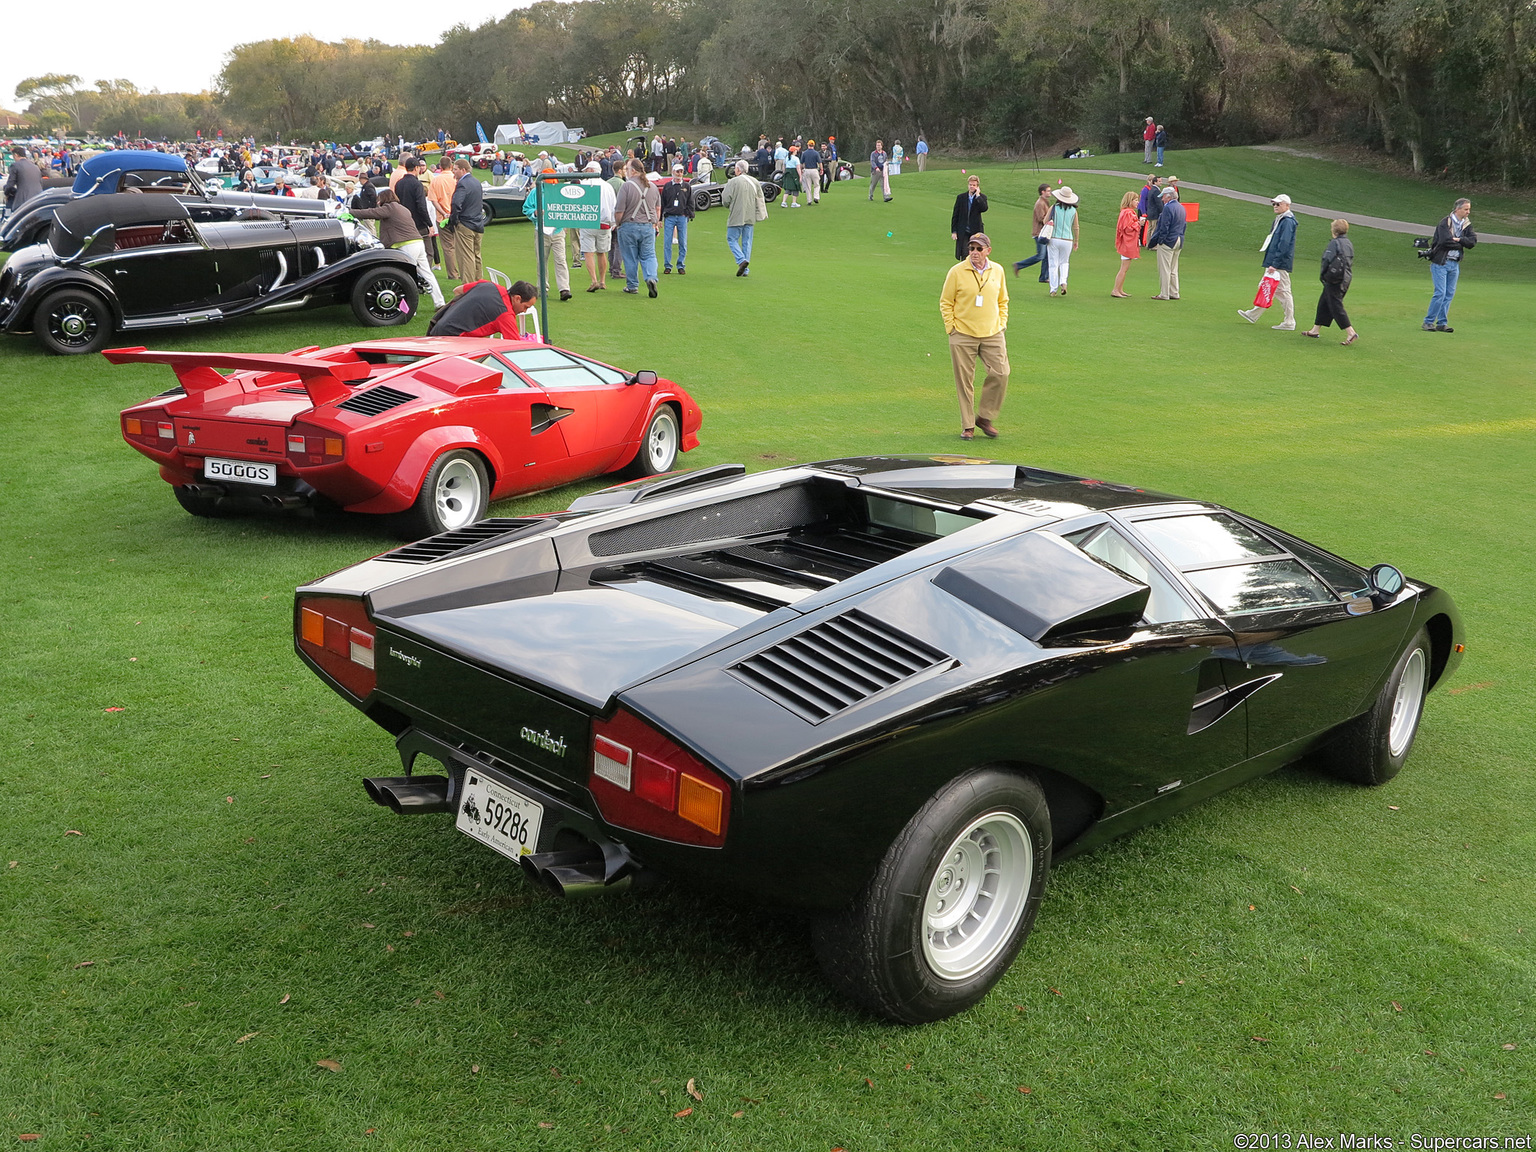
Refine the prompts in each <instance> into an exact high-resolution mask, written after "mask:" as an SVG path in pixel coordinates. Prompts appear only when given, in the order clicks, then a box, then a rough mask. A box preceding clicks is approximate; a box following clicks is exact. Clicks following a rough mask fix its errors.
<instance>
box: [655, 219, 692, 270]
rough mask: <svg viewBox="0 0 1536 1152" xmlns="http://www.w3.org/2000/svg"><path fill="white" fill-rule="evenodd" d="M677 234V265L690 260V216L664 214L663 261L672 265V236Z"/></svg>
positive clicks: (662, 225)
mask: <svg viewBox="0 0 1536 1152" xmlns="http://www.w3.org/2000/svg"><path fill="white" fill-rule="evenodd" d="M674 233H675V234H676V235H677V266H678V267H679V268H681V267H682V266H683V265H684V264H685V263H686V262H687V260H688V217H686V216H663V217H662V218H661V262H662V264H664V265H665V266H666V267H668V268H670V267H672V236H673V234H674Z"/></svg>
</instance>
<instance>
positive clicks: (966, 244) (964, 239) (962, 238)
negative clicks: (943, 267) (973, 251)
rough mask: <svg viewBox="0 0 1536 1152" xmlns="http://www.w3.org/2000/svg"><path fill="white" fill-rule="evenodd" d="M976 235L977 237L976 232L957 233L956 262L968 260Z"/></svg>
mask: <svg viewBox="0 0 1536 1152" xmlns="http://www.w3.org/2000/svg"><path fill="white" fill-rule="evenodd" d="M974 235H976V233H974V232H956V233H955V259H956V260H964V259H965V258H966V256H968V255H969V254H970V243H971V237H972V236H974Z"/></svg>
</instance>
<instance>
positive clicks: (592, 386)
mask: <svg viewBox="0 0 1536 1152" xmlns="http://www.w3.org/2000/svg"><path fill="white" fill-rule="evenodd" d="M538 350H543V351H545V352H548V353H553V354H556V355H557V356H563V357H566V358H574V360H575V364H574V365H572V366H571V368H567V369H566V370H564V371H563V372H559V374H558V375H551V374H549V373H547V372H546V373H543V374H541V373H540V372H539V371H538V370H534V369H519V368H517V367H516V364H515V363H514V362H522V363H526V362H527V361H528V360H529V359H530V357H529V356H522V357H519V356H517V355H516V354H517V353H531V352H535V351H538ZM103 355H105V356H106V357H107V359H109V360H111V361H112V362H113V363H117V364H125V363H142V362H150V363H160V364H167V365H169V366H170V367H172V368H173V369H174V370H175V372H176V376H177V379H178V380H179V381H180V383H181V386H182V389H183V390H184V393H185V394H184V395H182V394H175V393H167V394H164V395H161V396H156V397H153V398H151V399H149V400H146V401H144V402H143V403H141V404H136V405H134V406H132V407H130V408H127V409H125V410H124V411H123V413H122V415H121V429H122V434H123V438H124V439H125V440H126V441H127V442H128V443H129V444H130V445H132V446H133V447H134V448H135V449H136V450H138V451H139V452H141V453H143V454H144V455H145V456H148V457H149V458H150V459H151V460H154V461H155V462H156V463H157V464H158V465H159V466H160V475H161V477H162V478H163V479H165V480H166V481H168V482H169V483H171V484H173V485H193V484H202V483H206V481H205V479H204V461H205V460H207V459H208V458H210V457H212V458H217V459H220V460H230V461H239V462H266V463H271V464H274V465H275V466H276V471H277V476H278V485H277V489H278V490H280V491H285V492H293V491H297V492H300V493H307V492H309V491H310V490H312V491H313V492H314V493H318V494H320V495H322V496H324V497H326V498H327V499H329V500H331V501H334V502H335V503H337V504H339V505H341V506H342V507H343V508H345V509H347V510H348V511H353V512H371V513H393V512H401V511H404V510H406V509H408V508H410V507H411V505H412V504H413V503H414V501H415V500H416V497H417V494H418V492H419V491H420V489H421V484H422V481H423V479H424V478H425V476H426V474H427V472H428V470H429V469H430V468H431V466H432V463H433V461H434V460H436V459H437V457H438V456H440V455H441V454H442V453H444V452H447V451H451V450H453V449H456V448H466V449H472V450H474V451H476V452H478V453H479V454H480V455H481V456H482V457H483V459H484V460H485V463H486V467H487V470H488V472H489V473H490V477H491V484H492V491H491V498H492V499H494V500H501V499H505V498H506V497H508V496H515V495H519V494H524V493H530V492H537V491H541V490H543V489H546V488H552V487H555V486H557V485H560V484H565V483H569V482H571V481H574V480H579V479H585V478H588V477H593V476H598V475H601V474H603V473H605V472H611V471H614V470H616V469H619V468H622V467H625V466H626V465H628V464H629V463H630V462H631V461H633V460H634V458H635V455H636V453H637V452H638V451H639V448H640V443H641V439H642V437H643V436H644V434H645V430H646V428H647V427H648V426H649V424H650V421H651V419H652V417H653V416H654V415H655V413H656V411H657V409H658V408H659V407H660V406H661V405H664V404H665V405H671V406H672V407H673V408H674V410H675V413H676V415H677V417H678V425H679V431H680V445H679V447H680V448H681V450H683V451H688V450H690V449H692V448H695V447H697V446H698V443H699V437H698V433H699V426H700V423H701V415H700V412H699V407H698V405H697V403H695V402H694V400H693V398H692V397H691V396H690V395H689V394H688V393H687V392H686V391H685V390H684V389H683V388H681V387H679V386H678V385H676V384H674V383H672V382H671V381H669V380H665V379H658V380H657V382H656V383H655V384H654V385H644V384H628V383H625V380H626V379H628V378H629V374H628V373H624V372H621V371H620V370H618V369H615V368H613V367H612V366H610V365H606V364H602V363H601V362H599V361H595V360H592V359H591V358H590V357H585V356H581V355H580V354H579V353H571V352H566V351H564V350H563V349H558V348H554V347H552V346H550V345H545V344H542V343H540V342H538V341H527V340H498V339H488V338H464V337H448V336H439V337H419V338H415V339H394V340H389V339H384V340H373V341H365V342H360V343H357V344H345V345H340V346H337V347H334V348H324V349H304V350H302V351H301V352H296V353H289V354H286V355H261V354H253V355H244V354H237V353H204V352H152V351H148V350H146V349H143V348H124V349H113V350H110V351H107V352H105V353H103ZM507 356H511V357H512V361H511V362H509V360H507V359H506V358H505V357H507ZM487 358H493V359H489V360H488V359H487ZM407 361H409V362H407ZM480 361H485V362H484V363H481V362H480ZM219 369H224V370H226V371H228V372H229V374H228V375H224V374H222V373H221V372H220V371H218V370H219ZM582 369H586V370H587V371H586V372H585V373H583V371H581V370H582ZM541 380H545V381H548V382H549V386H547V387H546V386H544V385H542V384H541V383H540V381H541ZM366 394H372V395H371V396H370V395H366ZM360 398H361V399H360ZM349 402H350V403H351V404H352V405H353V407H352V408H347V407H342V405H344V404H348V403H349ZM354 409H361V410H354ZM373 409H378V410H376V411H371V410H373ZM135 428H137V429H138V431H134V429H135ZM225 486H226V487H229V485H228V483H227V482H226V484H225ZM234 487H235V488H236V489H237V490H240V491H244V489H243V488H242V486H241V485H239V484H236V485H234ZM272 490H273V489H272V488H271V487H268V488H266V489H265V491H272ZM262 491H263V490H262V489H258V488H251V489H250V490H249V494H252V495H261V494H262Z"/></svg>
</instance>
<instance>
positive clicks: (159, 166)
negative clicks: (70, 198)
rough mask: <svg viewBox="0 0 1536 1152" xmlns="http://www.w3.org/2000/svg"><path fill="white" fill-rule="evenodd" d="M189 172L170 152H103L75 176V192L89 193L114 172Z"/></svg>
mask: <svg viewBox="0 0 1536 1152" xmlns="http://www.w3.org/2000/svg"><path fill="white" fill-rule="evenodd" d="M186 170H187V162H186V161H185V160H183V159H182V158H181V157H180V156H173V155H171V154H170V153H169V152H134V151H118V152H103V153H101V154H100V155H99V156H92V157H91V158H90V159H89V160H87V161H86V162H85V163H84V164H82V165H80V170H79V172H77V173H76V174H75V183H74V190H75V191H76V192H89V191H90V190H91V189H92V188H94V187H95V186H96V182H97V181H98V180H100V179H102V178H103V177H106V176H110V175H112V173H114V172H181V173H185V172H186Z"/></svg>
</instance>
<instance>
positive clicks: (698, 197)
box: [693, 188, 710, 212]
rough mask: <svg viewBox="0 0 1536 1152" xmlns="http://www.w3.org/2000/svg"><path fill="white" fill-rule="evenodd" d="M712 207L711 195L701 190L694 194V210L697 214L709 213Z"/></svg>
mask: <svg viewBox="0 0 1536 1152" xmlns="http://www.w3.org/2000/svg"><path fill="white" fill-rule="evenodd" d="M709 207H710V202H709V193H708V192H706V191H704V189H702V188H700V189H698V190H696V191H695V192H694V194H693V210H694V211H695V212H708V211H709Z"/></svg>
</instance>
